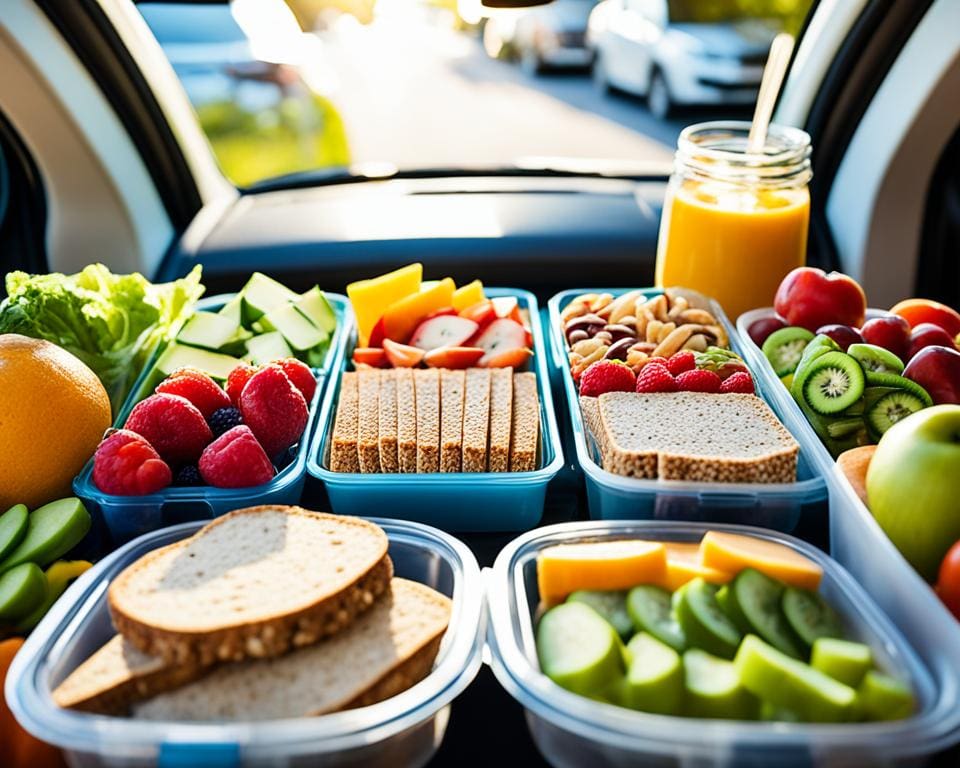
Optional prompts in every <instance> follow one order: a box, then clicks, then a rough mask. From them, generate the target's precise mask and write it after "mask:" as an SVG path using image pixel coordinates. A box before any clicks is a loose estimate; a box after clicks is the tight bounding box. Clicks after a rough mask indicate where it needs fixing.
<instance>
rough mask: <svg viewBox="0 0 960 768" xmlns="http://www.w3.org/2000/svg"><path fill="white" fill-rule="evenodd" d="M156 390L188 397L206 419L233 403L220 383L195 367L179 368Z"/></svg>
mask: <svg viewBox="0 0 960 768" xmlns="http://www.w3.org/2000/svg"><path fill="white" fill-rule="evenodd" d="M156 391H157V392H162V393H164V394H167V395H180V397H185V398H187V400H189V401H190V402H191V403H193V404H194V405H195V406H196V407H197V410H198V411H200V413H202V414H203V418H205V419H209V418H210V415H211V414H212V413H213V412H214V411H217V410H219V409H220V408H227V407H229V406H230V405H231V403H230V398H229V397H227V393H226V392H224V391H223V390H222V389H220V385H219V384H217V382H215V381H214V380H213V379H211V378H210V377H209V376H207V374H205V373H203V372H202V371H198V370H196V369H194V368H179V369H177V370H176V371H174V372H173V373H171V374H170V375H169V376H168V377H167V378H166V379H164V380H163V381H161V382H160V384H158V385H157V390H156Z"/></svg>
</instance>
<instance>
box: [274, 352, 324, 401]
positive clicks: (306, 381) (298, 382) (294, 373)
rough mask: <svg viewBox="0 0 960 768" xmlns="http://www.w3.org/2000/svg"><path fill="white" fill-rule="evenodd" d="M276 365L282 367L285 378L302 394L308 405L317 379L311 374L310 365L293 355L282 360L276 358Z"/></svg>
mask: <svg viewBox="0 0 960 768" xmlns="http://www.w3.org/2000/svg"><path fill="white" fill-rule="evenodd" d="M276 364H277V365H279V366H280V367H281V368H283V372H284V373H285V374H287V378H288V379H290V382H291V383H292V384H293V386H295V387H296V388H297V389H299V390H300V394H301V395H303V399H304V400H306V401H307V405H309V404H310V403H311V402H312V401H313V393H314V392H316V391H317V380H316V379H315V378H314V376H313V371H311V370H310V366H308V365H306V364H305V363H302V362H300V361H299V360H297V358H295V357H288V358H285V359H283V360H277V362H276Z"/></svg>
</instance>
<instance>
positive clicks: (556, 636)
mask: <svg viewBox="0 0 960 768" xmlns="http://www.w3.org/2000/svg"><path fill="white" fill-rule="evenodd" d="M622 647H623V646H622V644H621V643H620V638H619V637H618V636H617V633H616V631H615V630H614V629H613V627H612V626H610V625H609V624H608V623H607V622H606V621H604V620H603V618H602V617H601V616H600V614H598V613H597V612H596V611H595V610H593V609H592V608H589V607H587V606H586V605H584V604H583V603H563V604H562V605H558V606H556V607H555V608H551V609H550V610H549V611H547V612H546V613H545V614H544V615H543V618H542V619H540V624H539V626H538V627H537V656H538V657H539V659H540V668H541V669H542V670H543V673H544V674H545V675H546V676H547V677H549V678H550V679H551V680H553V682H555V683H556V684H557V685H560V686H562V687H564V688H566V689H567V690H568V691H573V692H574V693H579V694H581V695H582V696H590V697H592V698H602V697H604V696H605V693H606V691H607V690H608V689H609V688H610V686H611V685H612V684H613V683H615V682H616V680H617V678H619V677H622V676H623V674H624V672H625V665H624V661H623V653H622Z"/></svg>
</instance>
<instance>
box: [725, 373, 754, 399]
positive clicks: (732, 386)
mask: <svg viewBox="0 0 960 768" xmlns="http://www.w3.org/2000/svg"><path fill="white" fill-rule="evenodd" d="M720 391H721V392H722V393H724V394H727V393H730V392H739V393H741V394H744V395H753V394H756V393H755V392H754V389H753V378H752V377H751V376H750V374H749V373H747V372H745V371H737V372H736V373H734V374H733V375H731V376H728V377H727V378H726V379H724V381H723V383H722V384H721V385H720Z"/></svg>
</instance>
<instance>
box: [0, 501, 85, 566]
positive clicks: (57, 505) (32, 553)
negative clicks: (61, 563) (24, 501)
mask: <svg viewBox="0 0 960 768" xmlns="http://www.w3.org/2000/svg"><path fill="white" fill-rule="evenodd" d="M89 530H90V513H89V512H87V510H86V509H85V508H84V506H83V504H81V503H80V499H77V498H74V497H73V496H71V497H70V498H67V499H60V500H59V501H51V502H50V503H49V504H45V505H44V506H42V507H40V508H39V509H35V510H34V511H33V512H31V513H30V521H29V524H28V526H27V535H26V536H24V537H23V540H22V541H21V542H20V543H19V544H18V545H17V547H16V548H15V549H14V550H13V552H11V553H10V554H9V555H7V557H6V559H5V560H3V561H2V562H0V573H3V572H4V571H8V570H10V569H11V568H13V567H14V566H16V565H20V564H21V563H28V562H29V563H36V564H37V565H39V566H40V567H41V568H45V567H46V566H48V565H50V563H52V562H53V561H54V560H56V559H58V558H60V557H62V556H63V555H65V554H66V553H67V552H69V551H70V550H71V549H73V548H74V547H75V546H77V544H79V543H80V541H81V540H82V539H83V537H84V536H86V535H87V531H89Z"/></svg>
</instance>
